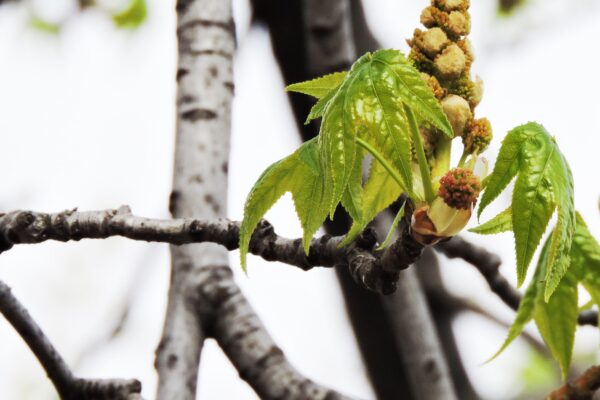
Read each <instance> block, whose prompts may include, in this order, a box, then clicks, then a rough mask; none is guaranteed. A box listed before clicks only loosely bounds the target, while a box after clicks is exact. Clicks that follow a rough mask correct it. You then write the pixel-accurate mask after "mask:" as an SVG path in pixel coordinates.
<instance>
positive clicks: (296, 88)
mask: <svg viewBox="0 0 600 400" xmlns="http://www.w3.org/2000/svg"><path fill="white" fill-rule="evenodd" d="M346 75H348V72H346V71H342V72H334V73H333V74H329V75H325V76H322V77H320V78H316V79H313V80H310V81H306V82H299V83H293V84H291V85H289V86H288V87H286V88H285V90H287V91H288V92H297V93H302V94H306V95H309V96H313V97H316V98H317V99H321V98H323V97H325V95H327V94H328V93H330V92H331V91H332V90H333V89H335V88H337V87H339V86H340V85H341V84H342V82H343V81H344V79H345V78H346Z"/></svg>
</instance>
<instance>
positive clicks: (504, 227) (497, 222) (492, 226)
mask: <svg viewBox="0 0 600 400" xmlns="http://www.w3.org/2000/svg"><path fill="white" fill-rule="evenodd" d="M508 231H512V209H511V208H510V207H508V208H507V209H506V210H504V211H502V212H501V213H500V214H498V215H496V216H495V217H494V218H492V219H490V220H489V221H488V222H485V223H483V224H481V225H479V226H476V227H475V228H471V229H469V232H473V233H478V234H480V235H495V234H496V233H502V232H508Z"/></svg>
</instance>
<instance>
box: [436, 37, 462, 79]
mask: <svg viewBox="0 0 600 400" xmlns="http://www.w3.org/2000/svg"><path fill="white" fill-rule="evenodd" d="M434 65H435V69H436V71H437V73H438V74H439V77H440V78H442V79H455V78H458V77H459V76H460V75H461V74H462V73H463V71H464V70H465V68H466V66H467V57H466V55H465V53H463V51H462V50H461V48H460V47H458V45H456V44H454V43H453V44H451V45H450V46H448V47H446V48H445V49H444V50H443V51H442V52H441V53H440V54H438V56H437V57H436V58H435V60H434Z"/></svg>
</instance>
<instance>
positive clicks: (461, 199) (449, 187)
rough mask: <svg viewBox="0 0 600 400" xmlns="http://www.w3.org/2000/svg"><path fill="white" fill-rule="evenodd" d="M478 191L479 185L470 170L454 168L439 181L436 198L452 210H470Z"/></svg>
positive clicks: (479, 189)
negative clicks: (439, 198) (440, 199)
mask: <svg viewBox="0 0 600 400" xmlns="http://www.w3.org/2000/svg"><path fill="white" fill-rule="evenodd" d="M480 191H481V183H480V182H479V179H478V178H477V177H476V176H475V175H473V172H472V171H471V170H469V169H466V168H454V169H451V170H450V171H448V173H447V174H446V175H444V176H443V177H442V179H440V189H439V192H438V196H439V197H441V198H442V199H443V200H444V203H446V204H447V205H448V206H450V207H452V208H456V209H459V210H470V209H471V208H473V206H474V205H475V203H476V202H477V197H478V196H479V192H480Z"/></svg>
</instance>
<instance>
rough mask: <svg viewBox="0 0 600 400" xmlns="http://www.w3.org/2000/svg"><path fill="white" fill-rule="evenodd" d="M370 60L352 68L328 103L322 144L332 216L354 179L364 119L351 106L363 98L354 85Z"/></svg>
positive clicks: (361, 59)
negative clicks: (358, 131)
mask: <svg viewBox="0 0 600 400" xmlns="http://www.w3.org/2000/svg"><path fill="white" fill-rule="evenodd" d="M370 57H371V55H370V54H369V53H367V54H365V55H364V56H362V57H361V58H359V59H358V60H357V61H356V62H355V63H354V64H353V65H352V68H351V69H350V72H349V74H348V76H347V78H346V79H345V80H344V82H343V83H342V85H341V86H340V88H339V89H338V90H337V92H336V93H335V95H334V96H333V98H332V99H331V100H330V101H329V103H328V104H327V106H326V108H325V113H324V115H323V122H322V124H321V131H320V133H319V136H318V143H319V154H320V157H321V160H322V162H323V168H324V173H325V182H326V184H327V185H331V187H332V197H331V199H330V204H329V205H328V206H329V210H330V211H329V212H330V215H332V216H333V213H334V212H335V208H336V206H337V204H338V203H339V202H340V200H341V197H342V194H343V192H344V190H345V188H346V185H347V184H348V180H349V179H350V173H351V171H352V167H353V166H354V161H355V157H356V152H357V145H356V132H357V130H358V129H359V126H360V125H359V124H358V121H357V120H358V119H359V118H360V116H359V115H356V114H352V113H351V111H350V107H349V106H348V104H349V102H351V101H353V100H354V99H356V98H357V97H358V96H360V87H359V86H357V85H354V83H355V81H356V80H357V79H358V78H359V77H360V71H362V68H361V67H362V66H363V65H364V64H365V63H366V62H368V61H369V59H370Z"/></svg>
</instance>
